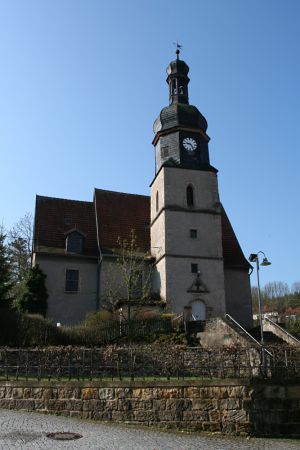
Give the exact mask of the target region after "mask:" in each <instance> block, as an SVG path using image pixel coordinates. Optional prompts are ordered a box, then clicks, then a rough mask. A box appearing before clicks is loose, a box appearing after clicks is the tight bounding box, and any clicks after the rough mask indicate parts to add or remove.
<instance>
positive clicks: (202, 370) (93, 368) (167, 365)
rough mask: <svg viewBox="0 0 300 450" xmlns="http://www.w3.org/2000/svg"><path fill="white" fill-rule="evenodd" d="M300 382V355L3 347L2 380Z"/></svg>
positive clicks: (280, 349)
mask: <svg viewBox="0 0 300 450" xmlns="http://www.w3.org/2000/svg"><path fill="white" fill-rule="evenodd" d="M249 377H251V378H252V377H258V378H259V377H264V378H271V379H274V378H280V379H300V350H296V349H291V348H285V347H272V348H270V347H268V353H265V355H264V357H263V355H262V351H261V350H260V349H258V348H257V347H250V348H240V349H209V350H208V349H203V348H200V347H190V348H184V347H180V346H165V347H163V346H156V347H155V346H147V347H145V346H138V347H130V346H126V347H125V346H124V347H112V346H109V347H106V348H74V347H71V348H70V347H61V348H57V347H53V348H44V349H9V348H0V379H1V380H17V379H19V378H24V379H26V380H29V379H37V380H61V379H66V380H72V379H74V380H76V379H77V380H87V379H88V380H97V379H111V380H114V379H119V380H122V379H131V380H134V379H154V380H155V379H174V378H177V379H220V378H221V379H222V378H249Z"/></svg>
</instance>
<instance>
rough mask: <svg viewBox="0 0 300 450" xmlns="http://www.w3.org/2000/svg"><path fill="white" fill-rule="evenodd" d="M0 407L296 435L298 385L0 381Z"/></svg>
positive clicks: (203, 428)
mask: <svg viewBox="0 0 300 450" xmlns="http://www.w3.org/2000/svg"><path fill="white" fill-rule="evenodd" d="M0 408H6V409H15V410H25V411H37V412H42V413H49V414H61V415H64V416H71V417H79V418H85V419H95V420H102V421H112V422H122V423H130V424H142V425H156V426H162V427H168V428H172V427H174V428H179V429H189V430H197V431H210V432H222V433H237V434H244V433H247V434H248V433H253V434H257V435H263V434H264V435H289V436H294V435H298V436H299V435H300V385H299V384H284V385H283V384H276V383H271V382H261V381H260V382H255V383H254V382H250V381H249V380H224V381H221V382H212V381H210V382H208V381H193V382H191V381H160V382H155V381H153V382H146V381H142V382H138V381H134V382H125V381H114V382H104V381H103V382H89V383H87V382H80V381H77V382H32V381H15V382H0Z"/></svg>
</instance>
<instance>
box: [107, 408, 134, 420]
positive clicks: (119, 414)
mask: <svg viewBox="0 0 300 450" xmlns="http://www.w3.org/2000/svg"><path fill="white" fill-rule="evenodd" d="M111 418H112V420H116V421H117V422H124V421H125V420H132V421H134V419H135V418H134V413H133V411H112V413H111Z"/></svg>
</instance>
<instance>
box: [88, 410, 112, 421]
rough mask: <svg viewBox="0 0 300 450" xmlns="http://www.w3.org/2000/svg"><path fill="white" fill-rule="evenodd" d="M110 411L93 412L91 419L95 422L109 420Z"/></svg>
mask: <svg viewBox="0 0 300 450" xmlns="http://www.w3.org/2000/svg"><path fill="white" fill-rule="evenodd" d="M111 416H112V413H111V411H93V412H92V418H93V419H95V420H111Z"/></svg>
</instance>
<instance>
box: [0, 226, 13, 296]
mask: <svg viewBox="0 0 300 450" xmlns="http://www.w3.org/2000/svg"><path fill="white" fill-rule="evenodd" d="M5 239H6V235H5V233H4V230H3V228H2V227H0V305H5V303H6V302H7V301H8V300H9V291H10V289H11V288H12V282H11V273H10V265H9V259H8V254H7V247H6V245H5Z"/></svg>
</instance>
